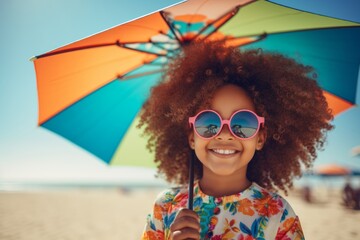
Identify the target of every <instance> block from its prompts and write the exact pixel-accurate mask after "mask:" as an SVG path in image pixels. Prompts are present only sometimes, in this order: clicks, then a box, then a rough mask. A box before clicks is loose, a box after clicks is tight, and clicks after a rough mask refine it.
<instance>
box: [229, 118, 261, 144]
mask: <svg viewBox="0 0 360 240" xmlns="http://www.w3.org/2000/svg"><path fill="white" fill-rule="evenodd" d="M230 125H231V130H232V132H233V133H234V134H235V135H236V136H238V137H240V138H250V137H252V136H253V135H254V134H255V133H256V131H257V128H258V120H257V118H256V116H255V115H254V114H253V113H251V112H246V111H244V112H238V113H236V114H235V115H234V116H233V118H232V119H231V122H230Z"/></svg>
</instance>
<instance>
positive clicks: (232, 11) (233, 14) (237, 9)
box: [194, 6, 240, 40]
mask: <svg viewBox="0 0 360 240" xmlns="http://www.w3.org/2000/svg"><path fill="white" fill-rule="evenodd" d="M239 9H240V7H239V6H236V7H235V8H233V9H231V11H229V12H227V13H225V14H224V15H222V16H221V17H219V18H218V19H216V20H214V21H213V22H212V23H211V24H209V25H207V26H206V27H205V28H203V29H202V30H201V31H200V32H199V33H198V34H197V35H196V36H195V38H194V39H196V38H197V37H198V36H200V35H201V33H203V32H204V31H205V30H206V29H208V28H209V26H211V25H212V24H213V23H215V22H217V21H219V20H221V19H222V18H223V17H225V16H226V15H229V14H231V15H232V16H231V17H229V18H228V19H227V20H226V21H224V22H223V23H222V24H220V25H219V26H218V27H216V28H215V30H214V31H212V32H211V33H210V34H208V35H206V37H204V40H205V39H207V38H209V37H210V36H211V35H213V34H214V33H215V32H217V31H218V30H219V28H221V27H222V26H224V24H225V23H227V22H228V21H230V20H231V19H232V18H233V17H234V16H235V14H236V13H237V12H238V11H239Z"/></svg>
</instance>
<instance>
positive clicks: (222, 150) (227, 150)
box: [213, 149, 236, 154]
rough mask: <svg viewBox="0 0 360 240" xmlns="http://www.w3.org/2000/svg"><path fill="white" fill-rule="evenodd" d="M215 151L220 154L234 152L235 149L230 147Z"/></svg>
mask: <svg viewBox="0 0 360 240" xmlns="http://www.w3.org/2000/svg"><path fill="white" fill-rule="evenodd" d="M213 151H214V152H216V153H219V154H234V153H235V152H236V151H235V150H229V149H213Z"/></svg>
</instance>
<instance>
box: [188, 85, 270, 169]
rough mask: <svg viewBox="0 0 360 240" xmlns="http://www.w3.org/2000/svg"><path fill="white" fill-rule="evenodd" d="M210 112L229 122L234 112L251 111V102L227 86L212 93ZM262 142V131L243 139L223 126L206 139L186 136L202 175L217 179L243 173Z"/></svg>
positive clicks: (236, 89) (245, 94) (242, 92)
mask: <svg viewBox="0 0 360 240" xmlns="http://www.w3.org/2000/svg"><path fill="white" fill-rule="evenodd" d="M211 109H212V110H215V111H216V112H218V113H219V114H220V116H221V117H222V119H229V118H230V117H231V115H232V114H233V113H234V112H236V111H237V110H241V109H248V110H251V111H254V112H255V107H254V103H253V102H252V100H251V98H250V97H249V96H248V95H247V93H246V92H245V91H244V90H243V89H242V88H240V87H238V86H235V85H230V84H229V85H225V86H223V87H221V88H220V89H219V90H217V91H216V92H215V94H214V97H213V99H212V101H211ZM201 110H203V109H201ZM264 142H265V133H264V131H263V130H260V131H259V132H258V133H257V134H256V136H255V137H253V138H251V139H246V140H243V139H239V138H236V137H234V136H233V135H232V134H231V132H230V131H229V128H228V126H227V125H224V127H223V129H222V130H221V132H220V134H219V135H217V136H216V137H215V138H212V139H210V140H209V139H203V138H200V137H199V136H198V135H197V134H194V131H192V132H191V133H190V135H189V144H190V147H191V148H192V149H194V150H195V153H196V156H197V157H198V159H199V160H200V161H201V163H202V164H203V169H204V174H205V172H206V171H210V172H211V173H213V174H216V175H221V176H231V175H238V174H246V170H247V165H248V164H249V162H250V161H251V159H252V158H253V156H254V153H255V151H256V150H260V149H261V148H262V147H263V144H264ZM219 150H231V151H232V152H233V153H232V152H231V153H230V154H229V152H230V151H225V152H226V153H227V154H222V153H221V152H224V151H219ZM215 151H217V152H215Z"/></svg>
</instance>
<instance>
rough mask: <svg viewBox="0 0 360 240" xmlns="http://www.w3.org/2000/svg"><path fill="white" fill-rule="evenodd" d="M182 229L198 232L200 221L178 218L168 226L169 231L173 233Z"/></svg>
mask: <svg viewBox="0 0 360 240" xmlns="http://www.w3.org/2000/svg"><path fill="white" fill-rule="evenodd" d="M183 228H192V229H195V230H197V231H199V230H200V221H199V220H198V219H196V218H194V217H192V216H191V217H189V216H182V217H181V216H180V217H177V218H175V220H174V222H173V223H172V224H171V226H170V231H171V232H174V231H177V230H180V229H183Z"/></svg>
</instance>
